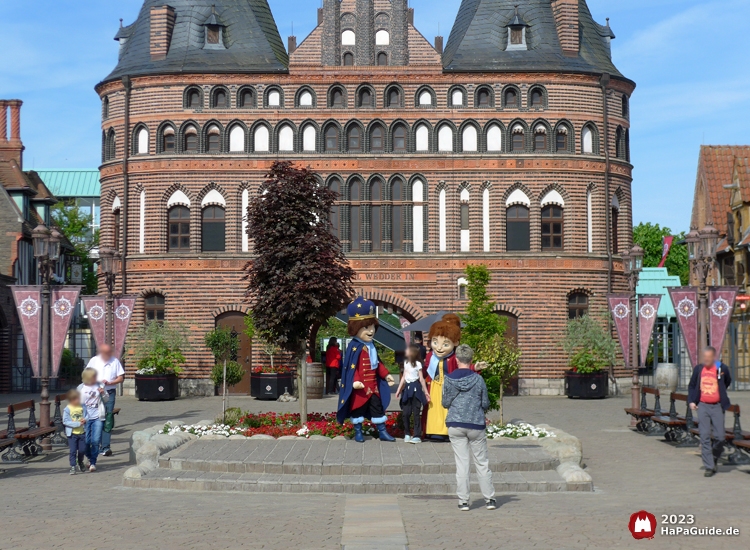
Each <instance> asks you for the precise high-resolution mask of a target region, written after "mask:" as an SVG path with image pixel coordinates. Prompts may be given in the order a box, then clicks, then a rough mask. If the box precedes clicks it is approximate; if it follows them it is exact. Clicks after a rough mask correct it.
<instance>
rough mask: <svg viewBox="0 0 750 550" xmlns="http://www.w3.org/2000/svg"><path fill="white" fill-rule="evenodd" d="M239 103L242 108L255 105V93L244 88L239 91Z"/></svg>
mask: <svg viewBox="0 0 750 550" xmlns="http://www.w3.org/2000/svg"><path fill="white" fill-rule="evenodd" d="M239 105H240V107H241V108H243V109H252V108H253V107H254V106H255V95H254V94H253V91H252V90H250V89H248V88H245V89H244V90H242V91H241V92H240V101H239Z"/></svg>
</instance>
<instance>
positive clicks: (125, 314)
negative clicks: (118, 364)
mask: <svg viewBox="0 0 750 550" xmlns="http://www.w3.org/2000/svg"><path fill="white" fill-rule="evenodd" d="M135 300H136V297H135V296H118V297H117V298H115V304H114V308H115V310H114V315H113V316H112V317H113V319H114V323H115V324H114V338H115V345H114V350H113V352H114V354H115V357H117V358H118V359H120V361H122V352H123V350H124V349H125V338H126V337H127V335H128V326H129V325H130V319H131V318H132V317H133V307H135Z"/></svg>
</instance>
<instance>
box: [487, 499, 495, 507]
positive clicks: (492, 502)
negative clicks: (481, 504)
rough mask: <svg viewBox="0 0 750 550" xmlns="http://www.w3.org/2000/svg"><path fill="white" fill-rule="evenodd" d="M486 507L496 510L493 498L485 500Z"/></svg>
mask: <svg viewBox="0 0 750 550" xmlns="http://www.w3.org/2000/svg"><path fill="white" fill-rule="evenodd" d="M487 509H488V510H497V501H495V499H494V498H491V499H490V500H488V501H487Z"/></svg>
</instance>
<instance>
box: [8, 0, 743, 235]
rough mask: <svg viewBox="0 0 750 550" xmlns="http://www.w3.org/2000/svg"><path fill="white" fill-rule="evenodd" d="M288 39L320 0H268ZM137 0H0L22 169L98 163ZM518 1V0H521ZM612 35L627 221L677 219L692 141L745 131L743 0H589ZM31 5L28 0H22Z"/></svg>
mask: <svg viewBox="0 0 750 550" xmlns="http://www.w3.org/2000/svg"><path fill="white" fill-rule="evenodd" d="M269 1H270V4H271V8H272V10H273V13H274V16H275V18H276V23H277V25H278V27H279V32H280V33H281V36H282V37H283V38H284V42H285V43H286V36H287V35H289V34H291V33H292V28H294V32H295V34H296V35H297V38H298V40H297V41H298V43H299V42H301V41H302V39H303V38H304V37H305V36H306V35H307V34H308V33H309V32H310V31H311V30H312V29H313V27H314V26H315V24H316V21H317V7H318V6H319V5H320V1H319V0H269ZM141 4H142V0H35V1H34V2H29V0H0V8H1V9H2V14H3V16H2V18H1V19H0V52H2V54H1V55H0V97H1V98H3V99H22V100H23V101H24V106H23V110H22V130H21V132H22V139H23V141H24V145H25V146H26V152H25V166H24V167H25V168H26V169H36V170H41V169H75V168H88V169H91V168H97V167H98V166H99V161H100V155H101V127H100V115H101V107H100V102H99V98H98V97H97V95H96V93H95V92H94V86H95V85H96V84H97V83H98V82H99V81H100V80H101V79H102V78H104V77H105V76H106V75H107V74H108V73H109V72H110V71H111V70H112V69H113V68H114V66H115V64H116V63H117V50H118V45H117V42H115V41H114V40H113V37H114V35H115V33H116V32H117V28H118V26H119V19H120V18H123V19H124V20H125V24H129V23H132V22H133V20H134V19H135V18H136V16H137V14H138V11H139V9H140V7H141ZM519 4H520V5H521V6H522V5H523V0H519ZM459 5H460V0H411V6H412V7H413V8H415V24H416V26H417V28H418V29H419V30H420V31H421V32H422V34H424V35H425V36H426V37H428V38H429V39H430V40H432V38H433V37H434V36H435V35H437V34H438V33H440V34H443V35H444V36H445V38H446V40H447V39H448V35H449V34H450V28H451V26H452V25H453V21H454V18H455V15H456V12H457V11H458V7H459ZM588 5H589V8H590V9H591V12H592V14H593V15H594V18H595V19H596V20H597V21H598V22H599V23H602V24H603V23H605V19H606V18H607V17H609V18H610V25H611V27H612V29H613V31H614V32H615V34H616V35H617V38H616V39H615V40H614V41H613V45H612V56H613V59H614V62H615V65H616V66H617V67H618V69H619V70H620V72H622V73H623V74H624V75H625V76H627V77H628V78H630V79H631V80H634V81H635V82H636V83H637V88H636V90H635V93H634V95H633V98H632V100H631V125H632V129H631V161H632V162H633V164H634V165H635V169H634V182H633V201H634V205H633V213H634V222H635V223H639V222H642V221H643V222H652V223H658V224H660V225H663V226H664V225H666V226H668V227H670V228H672V230H673V231H675V232H678V231H683V230H687V229H688V226H689V222H690V210H691V207H692V197H693V188H694V186H695V175H696V170H697V164H698V153H699V148H700V145H701V144H719V145H734V144H748V143H750V130H749V129H750V125H748V121H750V101H749V100H750V60H748V57H747V52H749V51H750V32H748V27H747V21H748V20H750V1H748V0H588ZM30 6H33V8H32V7H30Z"/></svg>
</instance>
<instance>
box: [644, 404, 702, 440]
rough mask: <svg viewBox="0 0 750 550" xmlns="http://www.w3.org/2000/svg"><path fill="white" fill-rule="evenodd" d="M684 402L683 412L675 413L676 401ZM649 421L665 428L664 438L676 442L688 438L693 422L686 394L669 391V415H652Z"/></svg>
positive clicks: (693, 425)
mask: <svg viewBox="0 0 750 550" xmlns="http://www.w3.org/2000/svg"><path fill="white" fill-rule="evenodd" d="M678 401H681V402H683V403H685V408H686V411H685V414H684V415H679V414H677V402H678ZM651 421H652V422H654V423H656V424H659V425H660V426H662V427H663V428H664V429H665V432H664V439H666V440H667V441H669V442H671V443H677V442H680V441H682V440H684V439H685V438H690V439H692V437H690V434H689V429H690V428H694V427H695V423H694V422H693V411H692V409H691V408H690V404H689V403H688V396H687V395H686V394H684V393H677V392H671V393H670V394H669V415H668V416H665V415H661V416H653V417H651Z"/></svg>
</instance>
